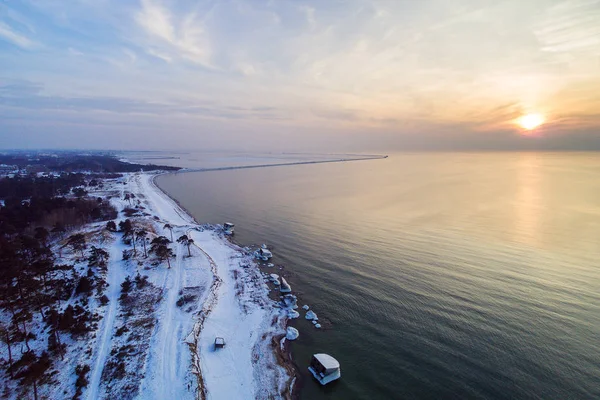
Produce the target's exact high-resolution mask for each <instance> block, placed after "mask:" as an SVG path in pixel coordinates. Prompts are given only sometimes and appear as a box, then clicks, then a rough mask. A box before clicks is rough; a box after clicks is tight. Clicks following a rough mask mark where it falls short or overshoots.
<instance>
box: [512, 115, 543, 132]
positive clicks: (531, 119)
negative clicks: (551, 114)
mask: <svg viewBox="0 0 600 400" xmlns="http://www.w3.org/2000/svg"><path fill="white" fill-rule="evenodd" d="M544 121H545V120H544V116H543V115H541V114H527V115H523V116H522V117H521V118H519V119H518V120H517V123H518V124H519V125H521V127H522V128H523V129H527V130H528V131H530V130H533V129H535V128H537V127H538V126H540V125H542V124H543V123H544Z"/></svg>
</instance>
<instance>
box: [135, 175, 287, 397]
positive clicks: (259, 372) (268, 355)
mask: <svg viewBox="0 0 600 400" xmlns="http://www.w3.org/2000/svg"><path fill="white" fill-rule="evenodd" d="M155 176H156V175H155V174H145V173H144V174H135V175H130V176H128V177H127V181H126V184H125V186H127V187H128V190H129V191H130V192H131V193H135V194H136V196H137V197H138V198H139V199H142V202H143V204H144V207H145V208H146V209H147V211H149V212H150V213H151V214H154V215H155V216H156V217H158V220H157V221H156V224H157V229H161V228H162V227H163V226H164V225H165V224H169V225H170V226H171V227H172V231H173V232H172V233H173V237H179V236H180V235H184V234H187V235H188V236H189V237H191V238H192V239H193V240H194V245H193V246H194V248H195V249H194V250H195V252H194V257H187V258H186V257H184V254H182V253H184V252H187V251H188V250H187V249H185V246H181V245H180V246H178V248H177V256H176V262H175V263H174V265H173V268H171V269H170V270H168V271H167V272H166V273H164V275H165V276H164V283H163V287H164V288H165V292H166V293H165V294H164V295H163V296H164V297H163V300H162V303H163V304H162V305H161V311H160V317H159V318H158V324H157V328H156V330H155V335H154V337H153V338H152V344H151V346H150V353H149V355H148V362H147V366H146V374H145V377H144V379H143V380H142V384H141V387H140V395H139V398H178V399H183V398H208V399H233V398H235V399H244V398H248V399H251V398H273V397H276V398H289V397H290V396H291V388H290V382H291V381H292V374H291V373H290V371H291V366H290V365H280V361H278V360H281V359H282V358H281V357H280V356H278V355H277V354H276V352H278V351H280V350H279V349H280V347H279V346H278V345H277V343H278V341H279V340H280V339H281V338H282V337H284V336H285V333H286V331H285V323H286V315H287V314H286V313H285V312H283V311H281V310H280V309H278V308H274V307H273V301H272V300H270V299H269V297H268V288H267V286H266V284H265V283H264V280H263V279H262V276H261V274H260V271H259V270H258V267H257V265H256V264H255V263H254V262H253V260H252V258H251V257H252V256H251V255H250V254H246V253H245V252H244V250H243V249H241V248H239V247H238V246H236V245H234V244H232V243H231V242H230V241H229V240H228V239H227V238H226V237H224V236H223V235H222V233H221V232H219V230H218V229H214V228H211V227H206V226H201V225H199V224H197V223H196V221H194V219H193V218H192V217H191V216H190V215H188V214H187V213H186V212H185V210H183V209H182V208H181V207H180V206H179V205H178V204H176V202H175V201H174V200H172V199H171V198H170V197H169V196H168V195H166V194H165V193H163V192H162V191H161V190H160V189H159V188H158V187H157V186H156V185H155V184H154V177H155ZM156 217H155V220H156ZM242 265H244V267H242ZM186 287H187V288H194V287H201V288H203V289H204V290H203V291H202V295H201V296H200V299H198V303H197V305H198V307H199V308H200V310H199V311H198V312H196V313H193V314H192V315H190V314H185V313H183V312H181V310H180V309H179V308H178V307H177V305H176V301H177V299H178V298H179V296H180V294H181V291H182V289H184V288H186ZM216 337H223V338H224V339H225V342H226V345H225V347H224V348H222V349H215V347H214V341H215V338H216ZM190 373H193V374H194V375H195V377H196V381H195V382H194V381H193V380H190V379H189V378H190Z"/></svg>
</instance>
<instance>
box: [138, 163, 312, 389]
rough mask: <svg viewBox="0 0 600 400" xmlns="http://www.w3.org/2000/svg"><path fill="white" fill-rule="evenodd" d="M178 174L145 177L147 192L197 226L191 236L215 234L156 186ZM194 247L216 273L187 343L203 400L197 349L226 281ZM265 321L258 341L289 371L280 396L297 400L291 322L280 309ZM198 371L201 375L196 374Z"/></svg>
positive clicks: (237, 247)
mask: <svg viewBox="0 0 600 400" xmlns="http://www.w3.org/2000/svg"><path fill="white" fill-rule="evenodd" d="M175 172H179V171H173V172H171V171H161V172H158V173H143V175H148V177H149V179H148V182H149V187H148V189H149V190H151V191H154V192H155V193H156V194H158V195H159V196H161V197H163V196H164V197H165V198H166V199H168V200H169V201H170V202H171V203H172V208H173V211H174V212H175V213H177V214H178V216H179V217H180V218H182V219H183V220H189V221H190V223H191V225H195V226H194V227H189V230H188V231H189V232H192V231H193V230H194V229H195V228H200V229H206V228H207V227H209V226H210V227H211V228H212V230H213V231H214V226H213V225H210V224H202V223H200V222H199V221H197V220H196V219H195V218H194V217H193V216H192V215H191V213H190V212H189V211H188V210H186V209H185V207H183V206H182V205H181V204H180V203H179V201H178V200H177V199H175V198H173V197H172V196H171V195H170V194H169V193H167V192H166V191H164V190H163V189H162V188H160V186H159V185H158V184H157V183H156V178H157V177H159V176H162V175H166V174H173V173H175ZM188 172H192V171H188ZM164 219H165V220H168V218H164ZM171 222H172V221H171ZM211 228H209V229H211ZM222 240H224V241H225V242H226V243H227V245H228V246H229V247H230V248H231V249H232V250H233V251H235V252H236V253H237V254H239V255H245V256H248V254H247V251H246V250H245V249H244V247H243V245H241V244H238V243H235V242H234V241H232V240H231V239H230V238H227V237H224V238H222ZM195 247H197V248H198V249H199V250H200V251H201V252H202V253H204V254H205V256H206V257H207V258H208V259H209V261H210V264H211V269H212V272H213V283H212V285H211V288H210V292H209V294H208V298H206V299H205V300H204V305H203V308H202V312H201V314H200V315H199V317H200V318H199V319H198V320H197V321H196V322H195V323H194V330H193V332H191V333H190V335H192V336H193V337H194V339H193V340H194V342H193V343H189V342H188V346H189V347H190V350H191V352H192V368H193V369H194V370H195V371H193V373H194V374H196V375H197V379H198V391H199V394H200V398H201V399H205V398H206V397H207V395H208V394H209V393H210V389H208V388H207V387H206V383H205V379H204V377H203V373H202V369H201V360H200V358H201V354H200V352H198V349H199V346H200V345H199V338H200V336H201V335H202V332H203V328H204V327H203V324H204V322H205V320H206V319H207V318H208V317H209V314H210V313H211V312H212V308H213V306H214V305H215V303H217V302H218V301H219V298H218V295H217V294H216V293H217V291H218V289H219V286H222V284H223V279H221V278H220V277H219V275H218V273H217V266H216V263H215V262H214V261H213V260H212V258H211V257H210V255H209V254H208V253H206V252H205V251H204V249H202V248H201V247H200V246H198V244H197V243H195ZM251 264H253V265H254V267H255V269H256V271H257V272H258V274H259V276H260V274H261V273H262V272H261V270H260V265H259V264H258V263H257V262H256V261H255V260H253V259H251ZM239 283H240V281H239V280H235V285H236V287H237V285H238V284H239ZM241 284H242V285H244V283H243V282H241ZM264 285H265V287H266V284H264ZM268 293H269V292H268V291H267V292H265V294H264V297H265V298H266V299H265V300H266V301H267V303H268V302H275V301H274V300H273V299H271V298H270V297H269V294H268ZM274 310H277V311H274ZM265 320H266V322H269V324H268V325H270V329H271V330H270V329H265V330H264V331H261V332H258V333H259V337H260V338H262V339H263V341H264V342H268V344H270V346H271V347H272V353H273V356H274V360H273V361H274V363H275V364H276V365H278V366H279V367H281V368H283V369H284V370H285V371H286V374H287V377H288V379H287V380H286V384H285V390H284V391H283V393H280V394H282V396H283V398H285V399H293V400H296V399H298V398H299V386H300V381H301V379H299V378H300V374H299V370H298V366H297V365H296V364H295V362H294V361H293V357H292V352H291V346H290V345H289V343H287V341H284V342H283V343H282V340H283V339H284V338H285V329H286V326H287V321H288V318H287V314H285V316H283V315H282V313H281V312H280V311H279V309H278V308H272V309H271V311H269V312H268V313H267V314H266V315H265ZM271 321H273V322H271ZM275 321H276V322H275ZM273 324H275V326H277V325H279V326H281V328H282V329H283V333H282V332H279V333H278V334H275V333H274V332H273V331H272V328H273ZM260 341H261V340H257V341H256V342H255V343H249V345H251V346H252V347H253V348H254V347H256V346H259V345H260V344H261V343H260ZM261 352H264V349H261ZM257 369H258V368H255V370H257ZM267 370H268V369H267ZM196 371H197V372H198V373H196ZM254 372H256V371H254ZM259 372H260V371H259ZM272 389H275V388H272Z"/></svg>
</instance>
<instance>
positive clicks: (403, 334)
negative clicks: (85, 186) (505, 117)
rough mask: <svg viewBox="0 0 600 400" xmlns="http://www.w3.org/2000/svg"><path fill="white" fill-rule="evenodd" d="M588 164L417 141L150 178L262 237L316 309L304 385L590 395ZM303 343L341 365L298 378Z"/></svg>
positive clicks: (324, 392) (418, 392)
mask: <svg viewBox="0 0 600 400" xmlns="http://www.w3.org/2000/svg"><path fill="white" fill-rule="evenodd" d="M175 164H176V163H175ZM599 176H600V157H598V155H596V154H593V153H590V154H586V153H479V154H478V153H468V154H452V153H436V154H426V153H423V154H393V155H391V156H390V158H388V159H385V160H374V161H358V162H350V163H339V164H320V165H300V166H288V167H273V168H261V169H255V170H230V171H218V172H202V173H187V174H175V175H168V176H163V177H161V178H160V179H159V185H160V186H161V187H162V188H163V189H165V190H167V191H168V192H169V193H170V194H172V195H173V196H174V197H175V198H176V199H178V200H179V201H180V202H181V203H182V205H183V206H184V207H186V208H187V209H188V210H189V211H190V212H191V213H192V214H193V215H194V217H196V219H197V220H199V221H205V222H213V223H221V222H223V221H226V220H227V221H232V222H234V223H236V240H237V241H238V242H241V243H244V244H257V243H263V242H266V243H268V244H269V245H270V246H271V247H272V248H273V251H274V254H275V256H274V262H275V263H277V264H282V265H284V266H285V273H286V274H287V275H288V277H289V278H288V281H290V283H291V284H292V287H293V288H294V290H295V291H298V293H299V296H300V298H301V300H300V304H304V303H308V304H310V305H311V306H312V308H313V309H314V310H315V311H316V312H317V314H318V315H319V317H320V319H321V321H322V323H323V324H324V326H325V328H326V329H324V330H323V331H317V330H316V329H315V328H313V327H312V326H311V325H310V324H309V323H308V322H307V321H305V320H304V319H303V318H300V319H299V320H296V321H294V322H293V324H294V325H295V326H297V327H298V328H299V330H300V339H299V340H298V341H297V342H296V343H294V344H293V348H292V350H293V355H294V358H295V361H296V363H297V365H298V367H299V370H300V371H301V372H302V374H303V376H302V378H303V379H302V384H301V386H302V387H301V393H302V398H304V399H380V398H393V399H471V398H472V399H476V398H477V399H595V398H600V345H599V344H598V339H599V334H600V270H599V265H600V261H598V260H600V244H599V240H600V180H599V179H598V177H599ZM315 352H326V353H329V354H331V355H333V356H334V357H336V358H337V359H338V360H339V361H340V363H341V365H342V379H341V380H340V381H338V382H336V383H334V384H332V385H330V386H328V387H326V388H322V387H320V386H319V385H317V384H316V383H315V382H314V381H313V380H312V379H310V377H309V376H308V375H307V373H306V366H307V364H308V362H309V360H310V356H311V354H312V353H315Z"/></svg>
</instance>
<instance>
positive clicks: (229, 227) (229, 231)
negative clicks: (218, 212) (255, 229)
mask: <svg viewBox="0 0 600 400" xmlns="http://www.w3.org/2000/svg"><path fill="white" fill-rule="evenodd" d="M234 226H235V225H233V224H232V223H231V222H225V223H224V224H223V233H224V234H226V235H233V227H234Z"/></svg>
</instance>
